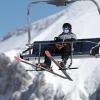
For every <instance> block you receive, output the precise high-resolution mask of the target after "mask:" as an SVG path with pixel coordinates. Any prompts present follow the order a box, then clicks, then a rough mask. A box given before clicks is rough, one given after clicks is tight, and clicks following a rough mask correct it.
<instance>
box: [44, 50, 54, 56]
mask: <svg viewBox="0 0 100 100" xmlns="http://www.w3.org/2000/svg"><path fill="white" fill-rule="evenodd" d="M45 54H46V56H47V57H48V58H51V57H52V56H51V54H50V52H49V51H48V50H46V51H45Z"/></svg>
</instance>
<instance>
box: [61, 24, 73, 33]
mask: <svg viewBox="0 0 100 100" xmlns="http://www.w3.org/2000/svg"><path fill="white" fill-rule="evenodd" d="M62 28H63V29H65V28H68V29H69V30H70V31H71V29H72V26H71V24H70V23H64V24H63V26H62Z"/></svg>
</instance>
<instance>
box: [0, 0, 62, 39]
mask: <svg viewBox="0 0 100 100" xmlns="http://www.w3.org/2000/svg"><path fill="white" fill-rule="evenodd" d="M30 2H31V0H0V37H2V36H3V35H4V34H5V33H7V32H11V31H14V30H15V29H16V28H18V27H21V26H24V25H25V24H26V23H27V20H26V18H27V5H28V4H29V3H30ZM62 9H64V7H56V6H53V5H48V4H45V3H40V4H36V5H34V6H33V7H32V13H31V14H32V20H33V21H36V20H39V19H40V18H43V17H46V16H49V15H51V14H54V13H56V12H58V11H60V10H62Z"/></svg>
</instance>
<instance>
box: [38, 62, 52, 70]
mask: <svg viewBox="0 0 100 100" xmlns="http://www.w3.org/2000/svg"><path fill="white" fill-rule="evenodd" d="M38 65H39V66H42V67H44V69H43V68H41V69H40V70H41V71H45V69H47V70H49V71H53V70H52V67H50V66H49V65H47V64H45V63H40V64H38Z"/></svg>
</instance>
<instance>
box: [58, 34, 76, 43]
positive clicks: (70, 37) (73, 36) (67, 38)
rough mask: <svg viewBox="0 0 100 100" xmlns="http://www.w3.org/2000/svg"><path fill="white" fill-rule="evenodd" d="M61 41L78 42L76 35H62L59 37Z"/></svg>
mask: <svg viewBox="0 0 100 100" xmlns="http://www.w3.org/2000/svg"><path fill="white" fill-rule="evenodd" d="M58 38H59V39H61V40H63V41H66V40H76V35H75V34H74V33H67V34H65V33H62V34H60V35H59V36H58Z"/></svg>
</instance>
